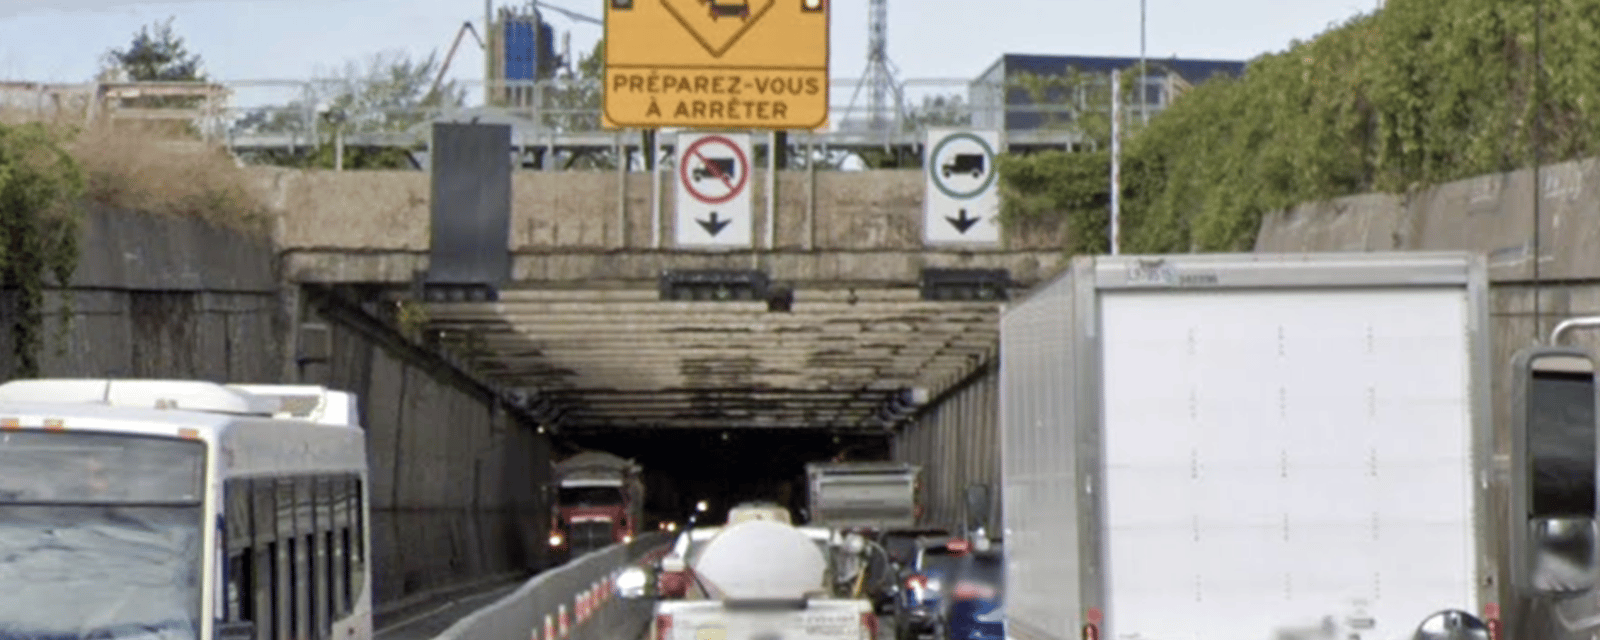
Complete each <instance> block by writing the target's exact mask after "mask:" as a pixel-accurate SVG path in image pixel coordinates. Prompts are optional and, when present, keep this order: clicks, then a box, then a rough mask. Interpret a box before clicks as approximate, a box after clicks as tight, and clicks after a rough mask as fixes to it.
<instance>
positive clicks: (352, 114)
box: [237, 51, 466, 169]
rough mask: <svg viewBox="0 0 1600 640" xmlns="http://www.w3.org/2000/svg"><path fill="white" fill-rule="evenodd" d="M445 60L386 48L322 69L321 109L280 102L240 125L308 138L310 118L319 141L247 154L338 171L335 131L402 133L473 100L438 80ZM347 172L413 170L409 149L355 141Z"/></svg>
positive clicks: (460, 89) (276, 162) (318, 89)
mask: <svg viewBox="0 0 1600 640" xmlns="http://www.w3.org/2000/svg"><path fill="white" fill-rule="evenodd" d="M442 66H443V62H442V61H441V60H439V58H438V53H437V52H434V53H430V54H429V55H428V57H427V58H424V59H422V60H413V59H411V58H410V57H409V56H408V55H406V54H405V53H404V52H401V51H387V52H381V53H377V54H374V55H372V56H371V57H369V58H368V59H367V60H365V61H362V62H356V61H347V62H346V63H345V64H344V66H343V68H341V69H339V70H337V71H332V72H323V73H321V74H319V75H320V76H321V77H319V78H317V79H316V80H315V81H314V84H315V90H316V92H317V94H318V95H319V96H321V104H320V105H316V106H318V107H319V108H320V109H321V114H320V115H318V114H311V113H310V111H312V110H310V109H308V108H307V106H306V103H305V102H304V101H295V102H291V103H289V104H286V105H283V106H280V107H269V108H263V109H257V110H255V111H252V112H250V113H247V114H245V115H244V117H243V118H242V119H241V121H240V122H239V124H238V125H237V128H238V130H239V131H241V132H246V133H258V134H272V133H278V134H290V133H298V134H300V135H309V134H310V133H311V123H307V122H306V120H305V119H306V118H307V117H308V114H309V116H310V117H318V118H320V119H321V122H318V123H316V124H315V126H316V129H317V134H318V136H319V138H320V143H319V144H317V145H316V146H313V147H308V148H306V149H304V150H301V151H299V152H295V153H290V152H284V151H263V152H253V153H247V154H241V155H242V156H243V158H244V159H245V160H246V161H249V162H252V163H259V164H270V165H277V166H285V167H296V168H301V169H332V168H334V165H335V160H336V157H335V153H336V152H335V136H336V134H337V133H339V132H343V133H344V134H346V135H349V134H362V133H401V132H405V131H409V130H411V129H413V128H416V127H419V126H425V125H426V123H427V121H428V119H429V118H430V117H432V114H433V112H434V111H436V110H438V109H440V108H444V107H459V106H461V105H462V104H464V103H465V101H466V89H465V88H463V87H461V86H460V84H459V83H458V82H456V81H454V80H447V81H443V82H439V83H438V84H437V85H436V84H435V82H436V81H437V80H438V78H439V71H440V68H441V67H442ZM344 168H345V169H410V168H412V166H411V161H410V158H409V154H408V153H407V152H406V150H404V149H399V148H394V147H361V146H357V145H354V144H348V145H347V146H346V147H345V150H344Z"/></svg>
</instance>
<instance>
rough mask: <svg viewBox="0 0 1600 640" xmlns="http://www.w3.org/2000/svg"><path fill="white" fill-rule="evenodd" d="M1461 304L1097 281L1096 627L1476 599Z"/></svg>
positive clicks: (1419, 292)
mask: <svg viewBox="0 0 1600 640" xmlns="http://www.w3.org/2000/svg"><path fill="white" fill-rule="evenodd" d="M1469 309H1470V305H1469V300H1468V292H1467V289H1466V288H1465V287H1461V286H1453V287H1451V286H1439V287H1408V288H1385V289H1378V288H1365V289H1343V290H1338V289H1324V290H1318V291H1311V290H1305V289H1300V290H1294V289H1277V290H1224V289H1212V290H1202V291H1197V290H1193V289H1191V290H1187V291H1185V290H1120V291H1104V292H1102V293H1101V298H1100V323H1099V326H1100V329H1101V331H1102V342H1101V346H1102V358H1101V367H1102V375H1103V382H1102V384H1103V387H1102V401H1103V405H1102V407H1101V410H1102V413H1101V415H1102V416H1103V434H1104V451H1103V456H1104V458H1103V463H1104V473H1105V476H1104V482H1105V487H1104V490H1105V495H1104V499H1105V502H1104V503H1103V508H1104V509H1105V519H1104V522H1103V527H1104V529H1103V530H1102V532H1103V534H1104V536H1103V538H1102V539H1103V540H1105V541H1106V542H1105V544H1106V547H1107V548H1106V550H1105V554H1106V555H1105V557H1106V560H1107V562H1108V563H1109V567H1107V569H1108V572H1107V576H1108V578H1107V580H1106V584H1105V589H1106V593H1105V596H1106V597H1105V611H1104V615H1105V628H1104V630H1103V631H1104V636H1103V637H1106V638H1151V639H1158V640H1178V639H1182V640H1189V639H1195V640H1202V639H1203V640H1236V639H1238V638H1273V637H1280V636H1279V634H1280V633H1285V632H1288V633H1293V631H1294V630H1297V629H1312V628H1316V627H1319V626H1321V625H1322V624H1323V621H1324V619H1325V618H1332V620H1333V621H1334V622H1336V623H1343V622H1344V621H1345V620H1346V619H1347V618H1349V617H1352V616H1354V617H1370V618H1371V619H1373V620H1374V621H1375V623H1376V628H1375V629H1372V630H1371V631H1363V632H1361V637H1364V638H1373V637H1377V638H1387V637H1401V636H1403V635H1409V632H1410V629H1411V628H1414V626H1415V625H1416V624H1417V623H1418V622H1420V621H1421V620H1422V619H1423V618H1425V617H1426V616H1427V615H1428V614H1430V613H1433V612H1434V611H1436V610H1437V609H1438V608H1439V606H1440V604H1441V603H1452V604H1455V603H1459V604H1461V605H1469V606H1475V605H1476V594H1475V592H1474V591H1473V590H1472V588H1471V587H1472V585H1473V576H1474V566H1475V565H1474V558H1475V554H1476V553H1477V549H1476V548H1475V540H1474V536H1473V508H1474V504H1473V503H1474V500H1475V494H1474V492H1473V482H1472V478H1473V458H1472V446H1471V444H1472V437H1473V428H1472V420H1473V417H1472V399H1471V397H1470V394H1469V389H1470V388H1471V357H1470V355H1471V353H1472V350H1473V347H1472V344H1471V343H1470V340H1471V334H1470V329H1469V317H1468V313H1469ZM1341 637H1342V636H1341Z"/></svg>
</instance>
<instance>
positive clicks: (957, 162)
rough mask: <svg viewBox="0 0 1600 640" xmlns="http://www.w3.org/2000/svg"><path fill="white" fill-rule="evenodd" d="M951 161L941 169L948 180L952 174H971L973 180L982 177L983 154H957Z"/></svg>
mask: <svg viewBox="0 0 1600 640" xmlns="http://www.w3.org/2000/svg"><path fill="white" fill-rule="evenodd" d="M951 160H952V161H951V162H950V163H948V164H945V165H944V167H942V169H943V173H944V177H946V178H948V177H950V174H952V173H971V174H972V177H973V178H982V177H983V154H981V153H958V154H956V157H954V158H951Z"/></svg>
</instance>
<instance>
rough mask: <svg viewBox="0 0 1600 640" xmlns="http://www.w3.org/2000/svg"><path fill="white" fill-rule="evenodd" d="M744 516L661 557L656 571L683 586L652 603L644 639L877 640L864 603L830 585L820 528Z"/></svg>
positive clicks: (868, 605) (828, 551)
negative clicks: (680, 577) (674, 575)
mask: <svg viewBox="0 0 1600 640" xmlns="http://www.w3.org/2000/svg"><path fill="white" fill-rule="evenodd" d="M747 515H750V516H752V517H750V518H749V519H742V518H741V519H739V521H738V522H736V523H734V524H730V525H727V526H725V527H721V528H720V529H718V530H717V531H716V532H715V533H714V534H713V535H712V536H711V537H710V538H709V539H708V540H705V541H704V542H703V543H701V546H700V548H699V549H694V550H691V549H684V550H680V552H679V553H678V554H669V557H668V558H664V559H663V566H662V567H661V568H662V570H663V571H678V572H681V573H683V574H685V575H687V576H688V578H689V584H688V589H687V593H685V594H684V595H683V596H682V597H681V598H671V599H660V600H658V601H657V602H656V603H655V617H654V619H653V620H652V622H651V632H650V634H649V635H648V636H647V637H648V638H651V639H652V640H703V639H706V638H727V639H732V638H757V639H759V638H780V637H781V638H783V639H784V640H877V635H878V618H877V616H876V615H875V614H874V613H873V611H872V603H871V602H869V601H868V600H866V599H865V598H851V597H848V596H847V595H843V594H839V593H836V592H835V591H834V589H833V588H832V587H831V585H830V582H832V580H831V579H830V571H829V564H830V561H829V560H830V559H829V555H830V554H831V553H833V552H834V549H833V546H832V545H831V544H830V543H829V539H828V535H829V534H828V532H827V530H825V529H823V530H815V528H801V527H795V526H793V525H791V524H788V523H786V522H784V521H783V520H782V519H773V518H767V517H759V515H758V514H756V513H755V512H754V510H752V512H751V513H749V514H747ZM734 520H735V519H733V518H731V517H730V522H734ZM819 533H820V534H821V537H820V539H819V537H818V534H819ZM686 535H687V534H686ZM680 542H681V540H680ZM685 556H686V557H685ZM683 565H687V566H683ZM685 569H686V570H685ZM641 580H644V578H638V579H636V580H635V581H636V582H637V581H641Z"/></svg>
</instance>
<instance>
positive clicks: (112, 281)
mask: <svg viewBox="0 0 1600 640" xmlns="http://www.w3.org/2000/svg"><path fill="white" fill-rule="evenodd" d="M80 244H81V249H82V254H81V257H80V259H79V262H78V269H77V272H76V273H75V274H74V277H73V281H72V289H71V290H70V291H60V290H57V291H50V292H48V294H47V300H46V311H47V313H49V314H50V315H48V316H47V318H46V323H47V324H46V327H45V329H44V333H45V340H46V343H45V345H44V349H42V350H41V353H40V354H39V356H40V363H41V368H42V371H41V374H43V375H46V376H106V375H114V376H120V377H158V376H159V377H176V378H200V379H206V380H229V381H237V382H274V381H277V380H278V379H279V378H280V377H281V376H282V372H283V359H282V356H281V353H280V352H279V350H278V348H277V345H279V344H280V343H281V340H280V337H281V336H282V334H283V331H284V323H283V321H282V320H283V318H282V316H281V307H280V305H279V302H278V283H277V274H276V272H275V266H274V265H275V258H274V256H273V252H272V248H271V246H270V245H268V244H267V243H265V242H262V241H259V240H255V239H252V238H249V237H246V236H243V235H240V234H238V233H235V232H231V231H228V230H224V229H219V228H216V227H213V226H211V225H208V224H205V223H202V222H199V221H197V220H193V219H178V218H166V217H156V216H147V215H133V214H127V213H123V212H118V211H111V210H106V209H102V208H94V209H91V210H90V211H89V212H88V217H87V220H86V224H85V225H84V232H83V236H82V238H81V239H80ZM68 296H70V301H71V306H72V310H73V312H74V315H73V317H72V322H71V323H70V324H69V326H68V327H67V332H66V333H65V334H60V333H59V332H60V330H61V329H62V326H61V320H62V316H61V315H60V314H59V313H58V311H59V310H60V308H61V307H60V303H61V302H62V301H63V299H65V298H67V297H68ZM10 313H13V310H12V307H10V306H6V307H4V308H0V316H9V314H10ZM58 336H59V337H62V338H64V340H59V341H58V340H57V338H58ZM10 338H11V336H10V333H9V331H3V332H0V353H4V354H6V357H3V358H0V379H4V378H8V377H11V376H12V375H14V365H15V362H14V361H13V360H12V359H11V358H10V353H11V347H12V345H11V343H10Z"/></svg>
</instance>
